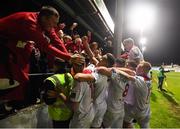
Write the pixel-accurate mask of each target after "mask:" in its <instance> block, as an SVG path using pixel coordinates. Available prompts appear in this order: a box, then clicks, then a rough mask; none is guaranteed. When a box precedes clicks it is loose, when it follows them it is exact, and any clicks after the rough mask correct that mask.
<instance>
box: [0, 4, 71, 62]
mask: <svg viewBox="0 0 180 129" xmlns="http://www.w3.org/2000/svg"><path fill="white" fill-rule="evenodd" d="M58 21H59V13H58V12H57V10H56V9H54V8H53V7H49V6H47V7H43V8H42V9H41V10H40V12H18V13H15V14H12V15H10V16H7V17H4V18H1V19H0V37H1V38H3V39H7V40H9V39H11V40H21V41H23V42H24V41H34V42H35V43H36V45H37V47H38V48H39V49H40V50H41V51H44V52H46V53H47V54H51V55H53V56H56V57H59V58H62V59H64V60H66V61H68V60H70V59H71V56H70V54H69V53H68V52H67V50H66V48H65V46H64V44H63V42H62V41H61V40H60V39H59V38H58V36H57V35H56V33H55V30H54V27H56V26H57V23H58ZM45 35H46V36H48V37H49V38H50V40H51V43H52V44H49V43H48V41H47V39H46V38H45ZM14 43H16V42H14ZM2 44H3V43H2Z"/></svg>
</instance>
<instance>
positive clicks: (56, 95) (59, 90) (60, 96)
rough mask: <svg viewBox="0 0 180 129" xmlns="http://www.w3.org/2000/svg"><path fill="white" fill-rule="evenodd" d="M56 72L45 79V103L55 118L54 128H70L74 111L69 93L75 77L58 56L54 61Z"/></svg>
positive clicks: (53, 118)
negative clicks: (69, 104)
mask: <svg viewBox="0 0 180 129" xmlns="http://www.w3.org/2000/svg"><path fill="white" fill-rule="evenodd" d="M54 72H55V74H54V75H52V76H50V77H48V78H47V79H45V81H44V84H43V85H44V89H45V90H44V95H43V98H44V100H45V103H46V104H48V112H49V115H50V117H51V119H52V120H53V127H54V128H68V127H69V122H70V119H71V117H72V111H71V109H70V108H69V107H68V103H69V95H70V93H71V90H72V86H73V77H72V76H71V74H70V73H68V72H67V71H66V63H65V61H64V60H62V59H59V58H56V59H55V62H54Z"/></svg>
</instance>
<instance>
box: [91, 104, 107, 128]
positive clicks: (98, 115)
mask: <svg viewBox="0 0 180 129" xmlns="http://www.w3.org/2000/svg"><path fill="white" fill-rule="evenodd" d="M106 109H107V104H106V102H105V101H104V102H103V103H102V104H98V105H95V116H94V120H93V122H92V125H91V127H96V128H98V127H101V125H102V122H103V118H104V114H105V113H106Z"/></svg>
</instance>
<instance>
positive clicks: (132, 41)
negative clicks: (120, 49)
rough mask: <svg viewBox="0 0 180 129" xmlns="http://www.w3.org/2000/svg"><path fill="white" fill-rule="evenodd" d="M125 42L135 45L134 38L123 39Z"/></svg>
mask: <svg viewBox="0 0 180 129" xmlns="http://www.w3.org/2000/svg"><path fill="white" fill-rule="evenodd" d="M125 44H133V45H134V40H133V39H132V38H127V39H125V40H124V41H123V45H125Z"/></svg>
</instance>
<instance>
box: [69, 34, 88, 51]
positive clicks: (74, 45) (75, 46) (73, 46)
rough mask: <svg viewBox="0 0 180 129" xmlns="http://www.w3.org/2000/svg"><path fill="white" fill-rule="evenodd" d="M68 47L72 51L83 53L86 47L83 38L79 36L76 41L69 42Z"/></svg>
mask: <svg viewBox="0 0 180 129" xmlns="http://www.w3.org/2000/svg"><path fill="white" fill-rule="evenodd" d="M66 48H67V49H68V51H69V52H70V53H81V52H82V50H83V49H84V48H83V44H82V40H81V38H79V37H77V38H76V39H75V40H74V42H69V43H68V44H66Z"/></svg>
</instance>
